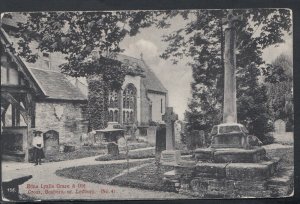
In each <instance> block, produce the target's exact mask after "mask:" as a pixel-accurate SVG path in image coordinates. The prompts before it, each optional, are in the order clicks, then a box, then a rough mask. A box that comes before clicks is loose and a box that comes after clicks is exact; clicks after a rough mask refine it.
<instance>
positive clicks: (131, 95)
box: [123, 84, 137, 124]
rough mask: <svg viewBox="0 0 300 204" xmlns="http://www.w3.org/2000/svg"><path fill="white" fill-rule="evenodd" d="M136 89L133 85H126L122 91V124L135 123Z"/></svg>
mask: <svg viewBox="0 0 300 204" xmlns="http://www.w3.org/2000/svg"><path fill="white" fill-rule="evenodd" d="M136 94H137V89H136V87H135V86H134V85H133V84H128V85H127V86H126V88H125V89H124V91H123V109H125V111H126V115H125V114H123V122H124V123H125V124H132V123H134V122H135V121H136V119H135V115H136V100H137V96H136Z"/></svg>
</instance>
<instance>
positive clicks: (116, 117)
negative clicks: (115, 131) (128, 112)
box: [114, 110, 119, 122]
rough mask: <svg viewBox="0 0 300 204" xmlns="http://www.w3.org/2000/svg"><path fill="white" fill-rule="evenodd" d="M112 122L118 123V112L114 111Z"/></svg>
mask: <svg viewBox="0 0 300 204" xmlns="http://www.w3.org/2000/svg"><path fill="white" fill-rule="evenodd" d="M114 122H119V111H118V110H115V112H114Z"/></svg>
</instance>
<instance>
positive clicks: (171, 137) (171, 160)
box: [161, 107, 181, 166]
mask: <svg viewBox="0 0 300 204" xmlns="http://www.w3.org/2000/svg"><path fill="white" fill-rule="evenodd" d="M163 120H164V121H165V123H166V150H165V151H163V152H162V154H161V163H162V164H163V165H171V166H177V165H178V164H179V162H180V158H181V155H180V151H178V150H175V134H174V123H175V121H176V120H178V115H177V114H175V113H174V112H173V108H172V107H167V108H166V113H165V114H164V115H163Z"/></svg>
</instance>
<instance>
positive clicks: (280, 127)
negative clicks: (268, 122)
mask: <svg viewBox="0 0 300 204" xmlns="http://www.w3.org/2000/svg"><path fill="white" fill-rule="evenodd" d="M274 129H275V133H280V134H281V133H285V132H286V124H285V122H284V121H283V120H281V119H279V120H276V121H275V122H274Z"/></svg>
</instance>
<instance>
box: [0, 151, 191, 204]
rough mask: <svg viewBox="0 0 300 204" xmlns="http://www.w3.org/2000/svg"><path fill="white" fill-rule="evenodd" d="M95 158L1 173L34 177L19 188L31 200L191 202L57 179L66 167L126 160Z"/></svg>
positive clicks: (13, 167) (5, 167) (8, 166)
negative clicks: (32, 198) (20, 173)
mask: <svg viewBox="0 0 300 204" xmlns="http://www.w3.org/2000/svg"><path fill="white" fill-rule="evenodd" d="M96 157H98V156H94V157H88V158H82V159H75V160H69V161H61V162H53V163H45V164H42V165H39V166H33V164H31V163H17V162H3V163H2V173H3V175H5V174H10V173H14V172H22V173H23V174H31V175H32V176H33V178H32V179H30V180H29V181H28V182H26V183H24V184H23V185H21V186H20V193H24V194H26V195H28V196H30V197H34V198H36V199H37V200H39V199H42V200H59V199H76V200H77V199H80V200H88V199H93V200H94V199H96V200H106V199H112V200H136V199H187V198H188V197H187V196H184V195H180V194H177V193H169V192H160V191H151V190H143V189H136V188H128V187H119V186H112V185H106V184H96V183H91V182H84V181H79V180H75V179H68V178H63V177H59V176H57V175H55V171H56V170H58V169H63V168H67V167H74V166H82V165H97V164H111V163H123V162H126V161H125V160H118V161H95V158H96ZM141 160H147V159H141ZM131 161H132V160H131ZM134 161H138V160H134ZM34 187H35V188H34Z"/></svg>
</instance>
